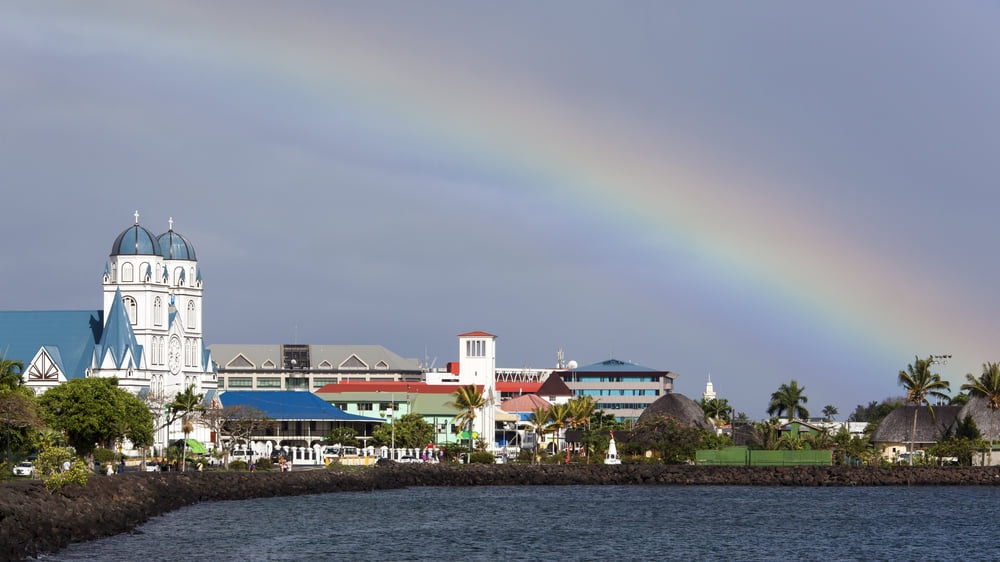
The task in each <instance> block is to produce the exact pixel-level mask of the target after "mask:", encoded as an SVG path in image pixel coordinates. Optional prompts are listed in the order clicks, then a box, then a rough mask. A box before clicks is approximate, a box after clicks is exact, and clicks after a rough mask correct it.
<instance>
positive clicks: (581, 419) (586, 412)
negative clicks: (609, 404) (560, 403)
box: [569, 396, 597, 461]
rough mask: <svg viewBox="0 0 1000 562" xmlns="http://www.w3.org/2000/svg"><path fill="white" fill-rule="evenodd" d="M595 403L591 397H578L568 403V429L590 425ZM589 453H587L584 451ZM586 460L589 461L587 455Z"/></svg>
mask: <svg viewBox="0 0 1000 562" xmlns="http://www.w3.org/2000/svg"><path fill="white" fill-rule="evenodd" d="M596 407H597V402H596V401H594V397H593V396H578V397H576V398H574V399H572V400H570V401H569V411H570V421H569V423H570V427H572V428H573V429H580V428H581V427H586V426H588V425H590V416H591V415H593V413H594V409H595V408H596ZM586 452H587V453H589V451H586ZM587 460H588V461H589V460H590V456H589V454H588V455H587Z"/></svg>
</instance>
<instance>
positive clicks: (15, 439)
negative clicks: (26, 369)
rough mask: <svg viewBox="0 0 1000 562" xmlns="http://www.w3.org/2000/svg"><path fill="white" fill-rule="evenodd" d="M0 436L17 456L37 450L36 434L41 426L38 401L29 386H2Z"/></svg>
mask: <svg viewBox="0 0 1000 562" xmlns="http://www.w3.org/2000/svg"><path fill="white" fill-rule="evenodd" d="M0 424H2V426H0V432H2V433H0V438H2V439H3V441H4V445H5V448H7V447H9V448H10V450H11V451H12V452H13V453H14V454H15V455H17V456H22V455H24V454H26V453H28V452H29V451H31V450H35V448H34V446H35V439H34V435H35V433H36V431H37V428H39V427H40V426H41V420H40V419H39V415H38V403H37V400H36V399H35V397H34V394H33V393H32V392H31V390H30V389H29V388H27V387H17V388H7V387H0Z"/></svg>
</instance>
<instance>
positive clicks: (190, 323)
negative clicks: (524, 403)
mask: <svg viewBox="0 0 1000 562" xmlns="http://www.w3.org/2000/svg"><path fill="white" fill-rule="evenodd" d="M197 320H198V316H197V315H196V314H195V310H194V301H188V306H187V327H188V330H194V329H195V328H197V324H198V322H197Z"/></svg>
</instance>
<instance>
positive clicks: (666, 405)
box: [638, 392, 712, 429]
mask: <svg viewBox="0 0 1000 562" xmlns="http://www.w3.org/2000/svg"><path fill="white" fill-rule="evenodd" d="M667 416H669V417H672V418H674V419H676V420H677V421H679V422H681V423H686V424H689V425H693V426H695V427H700V428H702V429H711V428H712V424H711V423H709V421H708V419H706V418H705V411H704V410H702V409H701V406H699V405H698V403H697V402H695V401H694V400H691V399H690V398H688V397H687V396H684V395H683V394H677V393H674V392H672V393H670V394H664V395H663V396H661V397H659V398H658V399H657V400H656V402H653V403H652V404H650V405H649V406H646V409H645V410H643V411H642V415H640V416H639V419H638V421H639V422H641V421H643V420H645V419H649V418H653V417H667Z"/></svg>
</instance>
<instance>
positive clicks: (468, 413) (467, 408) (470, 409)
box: [447, 384, 486, 452]
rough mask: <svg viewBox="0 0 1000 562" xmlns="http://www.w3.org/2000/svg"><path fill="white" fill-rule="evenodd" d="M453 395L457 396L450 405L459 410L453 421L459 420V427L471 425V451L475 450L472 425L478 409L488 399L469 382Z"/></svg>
mask: <svg viewBox="0 0 1000 562" xmlns="http://www.w3.org/2000/svg"><path fill="white" fill-rule="evenodd" d="M452 396H454V397H455V400H454V401H453V402H448V404H447V405H448V406H451V407H452V408H455V409H457V410H458V414H457V415H456V416H455V417H454V418H452V421H457V422H458V424H459V427H461V426H462V425H468V427H469V451H470V452H471V451H473V450H474V449H475V447H474V446H473V441H472V425H473V422H474V421H475V420H476V410H480V409H482V407H483V405H484V404H485V403H486V399H485V398H484V397H483V393H482V392H480V391H479V389H478V388H476V385H474V384H467V385H465V386H460V387H458V388H457V389H456V390H455V392H454V394H452Z"/></svg>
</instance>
